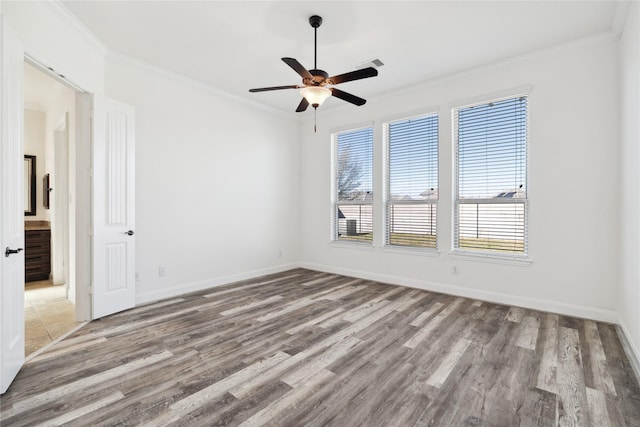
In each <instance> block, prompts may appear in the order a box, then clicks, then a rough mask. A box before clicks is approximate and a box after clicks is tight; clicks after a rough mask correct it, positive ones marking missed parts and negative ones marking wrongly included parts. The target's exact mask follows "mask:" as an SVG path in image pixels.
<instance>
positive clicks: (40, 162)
mask: <svg viewBox="0 0 640 427" xmlns="http://www.w3.org/2000/svg"><path fill="white" fill-rule="evenodd" d="M46 120H47V119H46V114H45V112H44V111H38V110H31V109H25V110H24V154H28V155H31V156H36V206H35V207H36V214H35V216H26V215H25V217H24V219H25V221H49V211H48V210H45V208H44V207H43V206H42V190H43V188H42V178H43V177H44V174H45V173H47V172H46V169H47V167H46V163H47V159H46V156H45V152H46V150H45V140H46Z"/></svg>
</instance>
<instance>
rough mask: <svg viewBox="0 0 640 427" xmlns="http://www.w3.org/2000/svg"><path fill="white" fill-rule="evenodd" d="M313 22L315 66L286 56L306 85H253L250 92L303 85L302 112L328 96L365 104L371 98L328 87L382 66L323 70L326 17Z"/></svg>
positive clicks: (362, 76) (373, 73)
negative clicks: (321, 40)
mask: <svg viewBox="0 0 640 427" xmlns="http://www.w3.org/2000/svg"><path fill="white" fill-rule="evenodd" d="M309 24H310V25H311V26H312V27H313V33H314V40H313V69H312V70H307V69H306V68H304V66H303V65H302V64H300V63H299V62H298V61H297V60H296V59H294V58H282V60H283V61H284V63H285V64H287V65H288V66H289V67H291V68H293V70H294V71H295V72H296V73H298V74H300V76H301V77H302V85H289V86H272V87H262V88H258V89H249V92H266V91H270V90H282V89H302V90H301V91H300V94H301V95H302V101H300V104H298V108H296V112H297V113H300V112H302V111H305V110H306V109H307V107H309V105H311V106H312V107H313V108H314V109H317V108H318V107H319V106H320V105H321V104H322V103H323V102H324V101H325V100H326V99H327V98H329V97H330V96H335V97H336V98H340V99H342V100H343V101H347V102H350V103H351V104H354V105H358V106H360V105H364V104H365V103H366V102H367V101H366V100H365V99H362V98H360V97H357V96H355V95H352V94H350V93H348V92H345V91H342V90H340V89H336V88H334V87H330V88H327V87H326V86H335V85H338V84H340V83H346V82H350V81H353V80H360V79H366V78H368V77H375V76H377V75H378V70H376V69H375V68H373V67H367V68H363V69H361V70H356V71H351V72H349V73H344V74H338V75H336V76H333V77H329V74H328V73H327V72H326V71H323V70H319V69H318V67H317V60H318V27H319V26H320V25H321V24H322V18H321V17H319V16H317V15H313V16H312V17H310V18H309Z"/></svg>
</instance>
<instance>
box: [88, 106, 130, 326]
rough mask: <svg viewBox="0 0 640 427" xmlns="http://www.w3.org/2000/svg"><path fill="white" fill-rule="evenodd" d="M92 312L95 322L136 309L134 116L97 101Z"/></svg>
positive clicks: (94, 139)
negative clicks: (132, 308) (113, 314)
mask: <svg viewBox="0 0 640 427" xmlns="http://www.w3.org/2000/svg"><path fill="white" fill-rule="evenodd" d="M92 133H93V155H92V158H93V271H92V283H93V295H92V301H93V307H92V308H93V310H92V318H94V319H97V318H100V317H103V316H107V315H109V314H112V313H116V312H118V311H122V310H126V309H128V308H131V307H133V306H134V305H135V241H136V239H135V235H134V232H135V187H134V185H135V112H134V109H133V107H131V106H130V105H126V104H123V103H121V102H117V101H114V100H111V99H108V98H105V97H102V96H97V95H94V98H93V132H92Z"/></svg>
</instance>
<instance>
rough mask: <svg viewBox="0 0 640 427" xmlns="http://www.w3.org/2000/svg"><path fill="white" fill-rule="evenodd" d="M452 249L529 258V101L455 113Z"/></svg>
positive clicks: (523, 98) (514, 100)
mask: <svg viewBox="0 0 640 427" xmlns="http://www.w3.org/2000/svg"><path fill="white" fill-rule="evenodd" d="M453 132H454V142H455V150H454V151H455V168H456V174H455V178H456V183H455V185H454V191H455V206H454V248H455V249H462V250H469V251H482V252H489V253H494V254H515V255H526V254H527V232H528V230H527V96H519V97H514V98H509V99H501V100H497V101H494V102H489V103H484V104H478V105H472V106H467V107H462V108H458V109H454V129H453Z"/></svg>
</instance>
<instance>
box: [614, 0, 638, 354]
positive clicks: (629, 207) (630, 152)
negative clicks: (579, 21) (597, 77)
mask: <svg viewBox="0 0 640 427" xmlns="http://www.w3.org/2000/svg"><path fill="white" fill-rule="evenodd" d="M639 16H640V5H638V3H637V2H632V4H631V8H630V11H629V15H628V17H627V22H626V24H625V27H624V33H623V36H622V39H621V41H620V77H621V85H620V93H621V106H622V108H621V115H620V117H621V121H620V122H621V123H620V124H621V130H622V132H621V141H622V150H621V182H620V187H621V191H620V192H621V197H620V218H619V220H620V264H619V267H620V278H619V281H620V287H619V288H620V289H619V294H618V313H619V315H620V319H619V322H620V324H621V326H622V328H623V329H624V330H625V331H626V336H627V338H628V339H629V341H630V344H631V346H632V347H633V348H634V351H635V354H636V361H638V360H640V120H639V117H640V53H639V52H640V27H639Z"/></svg>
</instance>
